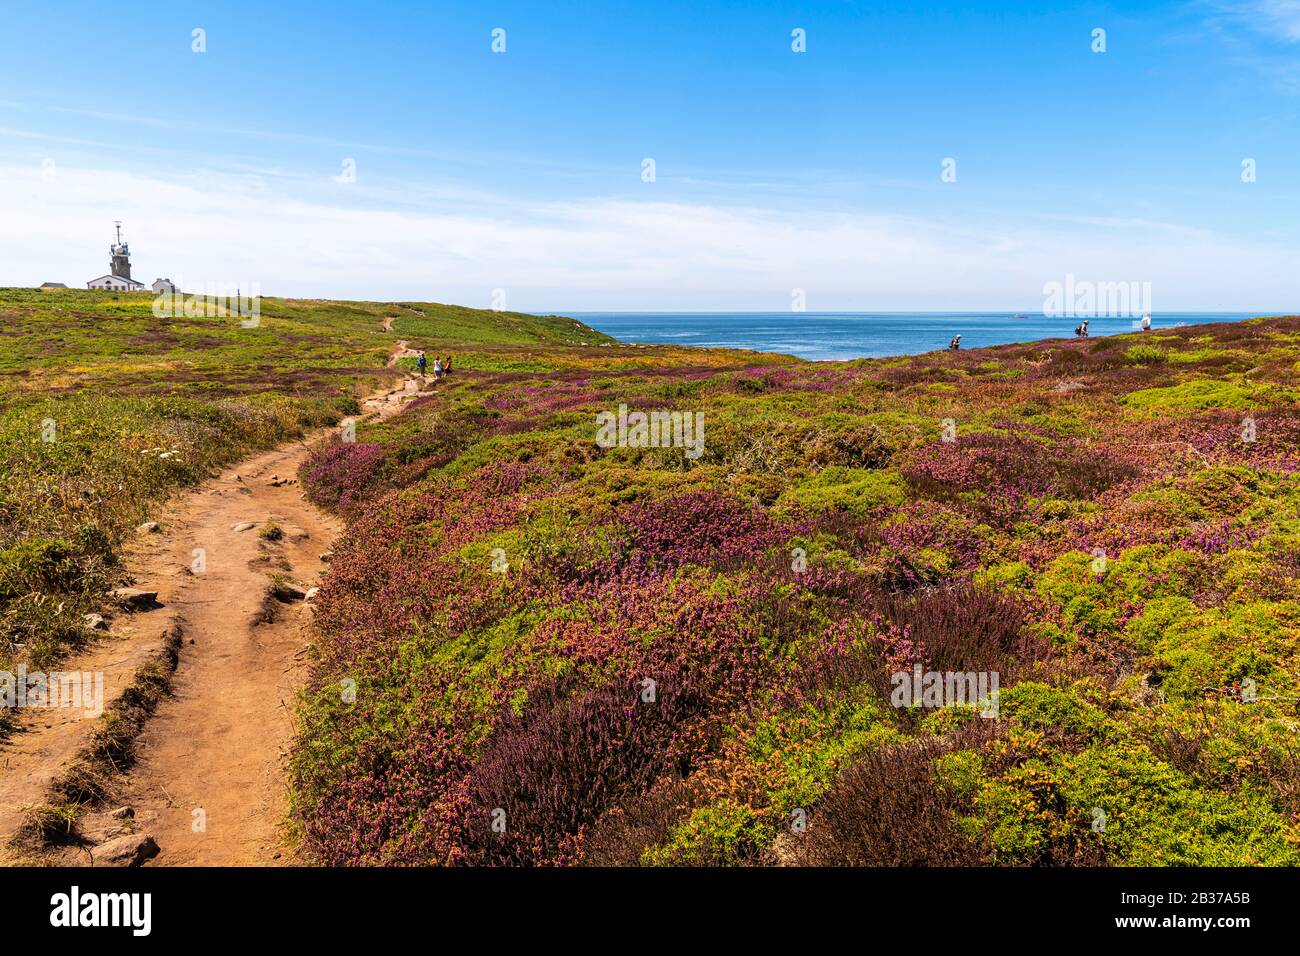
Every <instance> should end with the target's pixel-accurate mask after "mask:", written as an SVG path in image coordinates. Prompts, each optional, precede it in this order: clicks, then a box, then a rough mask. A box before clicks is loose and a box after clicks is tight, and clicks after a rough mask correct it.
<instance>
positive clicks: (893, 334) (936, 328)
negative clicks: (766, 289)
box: [564, 312, 1268, 360]
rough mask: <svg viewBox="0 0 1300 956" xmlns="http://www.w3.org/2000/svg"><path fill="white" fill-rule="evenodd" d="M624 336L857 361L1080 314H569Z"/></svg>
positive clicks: (1031, 334) (1069, 327)
mask: <svg viewBox="0 0 1300 956" xmlns="http://www.w3.org/2000/svg"><path fill="white" fill-rule="evenodd" d="M564 314H565V315H569V316H572V317H573V318H575V319H578V320H579V321H581V322H585V323H586V324H587V325H590V326H591V327H592V328H594V329H598V330H600V331H601V332H605V333H607V334H608V335H612V336H614V338H616V339H619V340H621V341H624V342H646V343H668V344H671V345H697V346H712V347H721V348H742V349H754V350H756V351H760V352H783V353H785V354H787V355H797V356H799V357H800V358H805V359H815V360H827V359H855V358H879V357H881V356H886V355H915V354H919V353H921V352H929V351H932V350H933V349H942V348H947V346H948V342H949V340H951V339H952V337H953V336H954V335H956V334H957V333H959V332H960V333H961V345H962V348H977V347H979V346H981V345H1002V344H1006V343H1008V342H1031V341H1035V340H1037V339H1049V338H1070V337H1072V336H1073V335H1074V327H1075V326H1076V325H1078V324H1079V322H1080V321H1081V320H1080V319H1077V318H1047V317H1045V316H1043V315H1042V314H1041V313H1031V312H1026V313H1024V314H1023V315H1021V316H1020V317H1017V313H1013V312H566V313H564ZM1265 314H1268V313H1262V312H1160V313H1153V314H1152V316H1151V325H1152V328H1153V329H1154V330H1159V329H1167V328H1171V327H1173V326H1179V325H1197V324H1200V323H1203V322H1237V321H1240V320H1241V319H1247V318H1250V317H1252V316H1256V315H1265ZM1137 321H1138V320H1137V319H1131V318H1107V317H1104V316H1103V317H1097V318H1093V319H1091V320H1090V321H1089V323H1088V331H1089V333H1090V334H1091V335H1092V336H1093V337H1096V336H1100V335H1114V334H1115V333H1117V332H1132V331H1134V330H1135V328H1136V324H1137Z"/></svg>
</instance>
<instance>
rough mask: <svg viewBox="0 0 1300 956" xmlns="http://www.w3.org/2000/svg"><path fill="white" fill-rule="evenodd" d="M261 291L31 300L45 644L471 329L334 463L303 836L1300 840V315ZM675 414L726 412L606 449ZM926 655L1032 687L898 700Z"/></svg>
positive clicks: (802, 859)
mask: <svg viewBox="0 0 1300 956" xmlns="http://www.w3.org/2000/svg"><path fill="white" fill-rule="evenodd" d="M262 308H263V318H262V321H261V323H260V325H259V328H257V329H241V328H239V326H238V323H236V322H233V321H232V320H231V319H229V318H226V317H221V316H218V317H213V318H200V317H195V318H192V319H186V320H183V321H177V320H158V319H155V318H154V317H153V316H152V314H151V313H150V311H149V299H148V297H118V298H113V297H111V296H106V295H103V294H94V293H55V294H38V293H34V292H25V291H10V292H4V293H0V319H2V320H3V325H0V375H2V376H3V382H4V385H3V391H2V392H0V401H2V402H3V411H2V412H0V434H2V435H3V436H4V446H3V456H4V468H5V472H6V476H7V477H8V476H10V475H12V476H13V477H12V478H10V480H8V481H7V482H6V484H5V487H4V489H3V492H2V494H3V495H4V499H3V503H2V505H0V516H2V517H0V520H2V521H3V524H2V525H0V534H2V537H0V609H2V610H3V614H4V618H3V620H4V623H5V636H6V638H7V639H8V644H7V646H6V647H5V648H3V650H5V651H6V652H7V653H8V655H9V656H10V657H14V656H25V657H27V658H28V659H32V660H51V659H56V658H57V657H58V656H59V655H60V654H63V653H66V652H67V650H68V649H69V647H70V646H72V645H75V644H77V643H78V642H81V641H84V640H86V639H88V638H89V636H90V635H89V634H86V633H84V630H83V626H82V625H81V624H80V623H79V622H80V621H81V614H83V613H85V612H86V611H89V610H93V609H94V606H95V602H97V601H102V600H103V595H104V592H105V589H106V588H107V587H109V586H111V585H112V584H113V583H114V569H115V567H116V565H115V555H116V553H117V548H118V547H119V545H120V542H121V540H122V538H123V536H125V535H127V534H128V533H129V530H130V529H131V528H132V527H133V526H134V523H135V522H136V521H138V520H140V519H141V518H142V517H144V516H147V513H148V505H149V502H151V501H156V500H158V499H159V498H161V497H162V496H164V495H166V494H168V493H169V492H171V491H173V490H175V489H176V488H178V487H181V486H183V485H185V484H187V483H193V482H195V481H198V480H200V479H201V478H203V477H205V476H206V475H207V474H208V473H209V472H210V471H211V469H212V468H213V467H215V466H216V465H217V464H218V463H220V462H226V461H231V460H234V459H236V458H237V457H239V456H240V455H242V454H244V453H246V452H248V451H250V450H252V449H255V448H260V447H265V446H268V445H271V444H274V443H276V442H278V441H281V440H283V439H284V438H285V437H288V436H292V435H295V434H300V433H301V432H302V431H303V430H304V429H307V428H309V427H311V426H312V425H315V424H319V423H328V422H334V421H337V420H339V419H340V418H341V417H343V416H344V415H349V414H353V413H355V412H356V410H357V409H356V397H357V395H358V394H359V393H360V391H361V390H362V389H364V387H365V385H366V383H368V382H372V381H377V380H378V379H379V378H380V377H381V376H382V375H383V374H384V371H385V370H384V364H385V361H386V357H387V356H388V354H389V351H390V349H391V343H392V340H393V336H392V335H389V334H388V333H385V332H383V331H382V326H383V325H384V324H385V323H387V324H388V325H390V326H391V327H392V329H393V332H394V333H395V334H396V335H399V336H400V337H401V338H402V339H405V340H408V341H409V342H410V344H411V345H412V346H413V347H416V348H424V349H426V350H427V351H428V354H429V356H430V359H432V357H433V356H434V355H435V354H442V353H444V352H451V353H452V354H453V356H454V371H453V373H452V375H451V376H450V377H449V378H448V379H446V380H444V381H442V382H440V383H438V384H436V385H435V386H434V387H433V389H432V391H431V393H430V394H428V395H424V396H422V397H420V398H418V399H417V400H415V401H413V402H411V403H410V404H409V406H408V407H407V408H406V409H405V411H403V412H402V413H401V414H399V415H395V416H392V417H390V418H387V419H386V420H384V421H376V422H374V423H366V422H362V423H361V424H360V426H359V427H358V429H357V431H356V434H355V441H352V440H342V438H340V439H339V440H336V441H333V442H329V443H326V444H323V445H322V446H320V447H319V449H318V450H317V452H316V453H315V454H314V455H312V456H311V457H310V459H309V460H308V461H307V462H306V464H304V466H303V468H302V471H301V474H300V477H301V479H302V483H303V487H304V489H305V491H306V493H307V495H308V496H309V497H310V498H311V500H312V501H314V502H315V503H316V504H317V505H318V506H320V507H322V508H325V509H329V510H332V511H334V512H336V513H337V514H338V515H339V516H340V517H342V518H343V519H344V520H345V521H346V523H347V524H346V531H345V532H344V534H343V536H342V538H341V539H340V540H339V541H338V542H337V544H336V545H335V546H334V548H333V560H332V562H331V564H330V565H329V570H328V572H327V573H326V575H325V577H324V579H323V581H322V589H321V592H320V594H319V596H318V597H317V598H316V601H315V608H316V613H315V617H314V623H313V625H312V629H311V633H310V634H309V635H308V636H309V638H310V641H311V654H312V667H311V676H310V679H309V683H308V686H307V687H306V688H304V690H303V693H302V695H301V700H300V705H299V719H300V726H301V730H300V734H299V737H298V741H297V743H296V746H295V747H294V750H293V753H292V756H291V763H290V768H289V775H290V783H291V787H292V819H291V826H292V829H293V832H294V834H295V836H296V838H297V840H298V842H299V846H300V849H301V852H302V854H303V856H304V857H305V858H307V859H311V860H316V861H319V862H323V863H329V864H353V865H355V864H361V865H374V864H418V863H445V864H536V863H540V864H584V863H586V864H657V865H680V864H745V863H760V864H762V863H773V864H775V863H813V864H836V863H841V864H901V863H912V864H931V865H943V864H974V865H979V864H1005V863H1012V864H1049V865H1073V864H1116V865H1132V864H1157V865H1158V864H1189V863H1196V864H1209V865H1250V864H1267V865H1294V864H1296V863H1297V862H1300V747H1298V746H1297V743H1296V730H1297V720H1298V713H1297V701H1298V699H1300V600H1298V599H1297V594H1300V591H1298V590H1297V584H1298V583H1300V559H1298V558H1297V554H1298V553H1300V552H1298V550H1297V546H1298V545H1300V494H1298V491H1300V487H1298V486H1300V478H1297V468H1298V467H1300V444H1298V440H1300V407H1298V405H1297V401H1298V400H1300V319H1298V318H1295V317H1291V318H1278V319H1265V320H1252V321H1247V322H1241V323H1234V324H1223V325H1208V326H1199V327H1195V328H1186V329H1171V330H1165V331H1158V332H1151V333H1145V334H1132V335H1125V336H1115V337H1108V338H1101V339H1093V340H1056V341H1046V342H1038V343H1032V344H1026V345H1010V346H1001V347H994V348H986V349H981V350H971V351H960V352H939V353H930V354H927V355H921V356H914V357H903V358H895V359H878V360H863V361H857V362H849V363H804V362H799V361H796V360H793V359H789V358H786V357H781V356H772V355H758V354H754V353H741V352H729V351H725V350H691V349H682V348H673V347H667V346H662V347H661V346H652V347H638V346H627V345H620V344H617V343H611V342H610V341H609V340H608V339H606V338H605V337H603V336H600V335H599V334H598V333H595V332H592V331H591V330H589V329H586V328H585V327H583V326H581V325H578V324H576V323H574V322H573V321H572V320H569V319H562V318H546V319H542V318H536V317H531V316H511V315H502V314H498V313H480V312H475V311H473V310H466V309H454V308H452V307H445V306H435V305H427V304H417V303H407V304H402V305H396V304H371V303H326V302H295V301H280V300H269V301H265V302H264V303H263V307H262ZM656 412H658V413H660V414H661V416H664V415H666V416H673V415H676V416H678V417H677V418H676V419H675V420H674V419H671V418H669V419H667V420H668V421H669V422H674V421H675V423H676V424H681V423H684V421H685V419H684V416H689V420H690V422H691V423H697V425H696V428H695V430H694V431H693V433H692V436H691V437H692V438H693V439H698V441H697V442H695V443H693V444H692V443H690V442H676V441H673V440H671V439H672V438H673V432H672V427H670V428H669V429H668V432H667V435H668V437H669V439H670V440H669V441H667V442H666V443H659V447H648V446H647V445H646V443H644V442H638V441H637V440H636V437H635V436H636V432H635V430H633V431H632V440H630V441H624V440H619V441H614V442H610V441H608V440H601V441H598V438H599V437H601V436H600V426H598V424H597V422H598V421H599V420H604V421H606V422H608V421H609V416H608V415H606V414H604V413H613V415H614V416H615V417H619V416H621V415H626V416H634V415H635V414H636V413H646V414H652V413H656ZM50 421H53V423H54V428H55V433H54V436H55V440H54V441H47V440H45V438H46V436H47V435H48V430H47V431H43V429H48V423H49V422H50ZM700 425H702V430H701V428H700V427H699V426H700ZM344 437H346V438H351V437H352V436H351V435H350V434H348V435H346V436H344ZM605 437H606V438H607V437H608V436H605ZM620 437H621V438H626V437H628V435H627V434H626V433H624V434H622V435H621V436H620ZM65 443H66V444H65ZM611 446H612V447H611ZM688 452H689V454H688ZM918 670H919V671H920V672H922V673H925V674H940V675H968V676H972V677H973V678H983V679H986V680H985V682H984V683H983V684H980V685H979V686H982V687H987V686H988V681H987V678H989V677H991V676H994V675H995V676H996V684H997V687H998V690H997V692H996V695H995V699H994V700H992V701H990V700H988V699H983V700H978V701H975V700H970V699H966V700H962V701H954V700H951V699H948V698H946V697H945V696H944V695H943V694H938V695H936V697H935V699H933V700H932V699H930V698H928V697H927V698H925V699H923V700H914V701H910V702H909V703H908V704H907V705H905V706H898V704H899V701H898V697H897V692H896V691H897V684H898V682H897V680H896V679H895V675H898V674H907V675H909V678H910V675H912V674H913V672H915V671H918ZM972 683H975V681H973V682H972ZM950 684H951V682H950Z"/></svg>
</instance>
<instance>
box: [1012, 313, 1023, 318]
mask: <svg viewBox="0 0 1300 956" xmlns="http://www.w3.org/2000/svg"><path fill="white" fill-rule="evenodd" d="M1012 318H1013V319H1023V318H1024V316H1023V315H1021V314H1020V313H1019V312H1017V313H1016V314H1015V315H1013V316H1012Z"/></svg>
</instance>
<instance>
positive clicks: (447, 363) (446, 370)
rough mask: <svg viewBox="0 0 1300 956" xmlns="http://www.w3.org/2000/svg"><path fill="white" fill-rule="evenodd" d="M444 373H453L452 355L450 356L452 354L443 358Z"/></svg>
mask: <svg viewBox="0 0 1300 956" xmlns="http://www.w3.org/2000/svg"><path fill="white" fill-rule="evenodd" d="M442 374H443V375H450V374H451V356H450V355H448V356H447V357H446V358H445V359H443V360H442Z"/></svg>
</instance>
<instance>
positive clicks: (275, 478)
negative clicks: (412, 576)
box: [0, 342, 422, 866]
mask: <svg viewBox="0 0 1300 956" xmlns="http://www.w3.org/2000/svg"><path fill="white" fill-rule="evenodd" d="M406 353H407V349H406V343H405V342H400V343H398V344H397V347H396V349H395V350H394V353H393V358H392V360H391V361H390V363H389V364H390V366H391V365H392V364H394V363H395V362H396V360H397V358H398V357H401V356H403V355H405V354H406ZM421 384H422V383H421V382H420V381H417V380H416V379H406V380H405V381H404V382H403V383H402V385H401V386H399V387H398V388H397V389H388V390H385V391H383V392H380V393H376V394H375V395H374V396H371V397H370V398H369V399H367V400H366V401H365V407H366V408H367V409H369V411H368V413H367V414H366V415H365V418H366V419H374V418H386V417H388V416H390V415H393V414H396V413H397V412H399V411H400V410H401V409H402V408H404V407H405V402H406V401H407V400H409V399H410V398H414V397H415V396H416V395H418V394H419V388H420V386H421ZM326 435H327V432H326V433H318V434H316V435H313V436H310V437H309V439H308V440H304V441H297V442H291V443H286V444H284V445H281V446H279V447H277V448H275V449H273V450H271V451H268V452H264V453H262V454H259V455H256V456H254V457H252V458H249V459H246V460H244V461H242V462H240V463H239V464H237V465H235V466H232V467H231V468H229V469H227V470H226V471H225V472H224V473H223V474H222V475H221V476H220V477H218V478H214V479H212V480H210V481H208V482H206V483H205V484H203V485H202V486H200V487H199V488H198V489H197V490H195V491H194V492H192V493H190V494H188V495H185V496H184V497H183V498H181V499H179V500H178V501H176V502H175V503H174V504H173V505H172V506H171V507H170V508H169V509H167V510H165V511H164V512H163V513H162V514H161V515H160V522H161V523H162V526H163V533H161V534H152V535H149V534H146V535H142V536H141V539H140V540H138V541H137V542H136V543H135V546H134V547H133V548H131V549H128V554H127V563H128V567H129V568H130V571H131V576H132V578H133V579H134V580H135V581H136V586H137V587H141V588H146V589H148V590H155V589H156V590H157V591H158V597H159V601H160V602H161V603H162V604H163V607H162V608H160V609H158V610H155V611H151V612H147V613H138V614H120V615H117V616H116V618H115V619H114V621H113V628H112V630H111V632H110V633H109V634H108V635H107V636H106V637H105V639H104V640H103V641H101V642H100V643H99V644H97V645H96V646H94V647H92V648H90V649H89V650H88V651H86V652H85V653H83V654H80V655H78V656H77V657H76V658H75V659H73V660H70V661H68V662H66V664H65V665H64V669H66V670H72V669H77V670H85V671H97V670H98V671H103V672H104V675H105V703H107V702H109V701H111V700H113V699H114V698H115V697H116V696H117V694H118V693H120V691H121V689H122V688H123V687H125V686H126V685H127V684H128V683H129V682H130V681H131V679H132V677H133V675H134V673H135V671H136V669H137V668H138V667H139V666H140V665H141V664H142V663H143V662H144V661H146V660H148V659H149V658H150V656H152V655H153V654H155V653H157V651H158V649H159V648H160V647H161V646H162V641H163V636H164V635H165V634H166V633H167V632H168V631H169V630H170V629H171V627H172V625H173V624H174V623H175V622H180V624H181V626H182V628H183V633H184V639H183V643H182V646H181V651H180V661H179V664H178V666H177V669H176V673H175V675H174V678H173V681H172V694H171V696H170V697H168V698H166V699H164V700H163V701H162V703H161V704H160V705H159V707H158V709H157V711H156V713H155V714H154V716H153V717H152V718H151V719H150V720H149V722H148V723H147V724H146V726H145V728H144V731H143V732H142V733H141V735H140V737H139V738H138V740H137V748H136V751H137V760H136V763H135V766H134V767H133V768H132V769H131V771H130V773H129V774H128V775H126V776H125V777H124V778H123V779H121V780H120V781H119V784H118V786H117V787H115V798H116V799H115V801H114V802H115V804H117V805H127V806H130V807H132V808H133V809H134V811H135V818H134V821H126V822H123V821H121V820H117V819H113V818H112V817H110V816H109V814H108V812H107V811H108V810H109V809H111V808H109V807H105V808H102V809H101V810H100V811H96V812H89V813H87V814H86V815H85V816H84V817H83V819H82V821H81V822H80V825H79V829H80V830H81V831H82V832H83V833H84V834H85V835H86V836H87V838H88V839H89V840H90V841H91V842H99V841H101V840H104V839H108V838H111V837H113V836H116V835H119V834H121V833H127V832H139V833H149V834H151V835H153V837H154V838H155V840H156V841H157V843H158V846H159V848H160V852H159V855H158V856H157V857H156V858H155V859H154V860H153V861H152V862H151V863H150V864H149V865H154V866H158V865H274V864H280V863H291V862H293V856H292V850H291V848H290V847H289V846H287V845H286V844H285V841H284V837H283V832H282V829H283V828H282V824H283V821H284V818H285V814H286V811H287V790H286V782H285V763H286V756H287V753H288V750H289V746H290V744H291V741H292V738H293V732H294V725H293V716H292V709H293V698H294V694H295V693H296V692H297V690H298V688H300V687H301V686H302V684H303V681H304V678H305V676H306V673H305V672H306V661H305V655H304V653H303V652H304V650H305V647H306V634H305V632H304V624H305V623H306V622H307V621H308V620H309V619H310V613H311V611H310V605H309V604H308V603H307V602H301V601H300V602H295V603H287V604H285V603H281V602H277V601H274V600H272V601H270V602H267V599H266V595H267V589H268V584H269V580H270V579H269V575H270V574H271V573H272V572H278V573H281V574H284V575H285V576H286V577H288V579H289V580H291V581H293V582H295V583H298V584H301V585H303V586H305V587H310V586H312V585H313V584H314V583H315V582H316V580H317V579H318V578H319V576H320V574H321V573H322V571H323V570H324V567H325V565H324V563H323V561H322V559H321V554H322V553H324V552H327V551H329V549H330V546H331V542H332V541H333V540H334V538H335V537H336V536H337V535H338V533H339V532H340V531H341V530H342V528H341V524H340V523H339V522H338V521H337V519H335V518H333V517H332V516H330V515H327V514H325V513H324V512H322V511H320V510H319V509H317V508H316V507H315V506H314V505H312V504H311V503H310V502H308V501H307V500H306V499H305V498H304V497H303V496H302V493H301V489H300V488H299V485H298V484H297V481H296V475H297V470H298V466H299V465H300V464H301V463H302V461H303V460H304V459H305V458H306V456H307V455H308V454H309V452H310V446H311V443H312V442H313V441H314V440H317V439H320V438H323V437H326ZM271 522H274V523H275V524H277V525H279V526H280V528H281V529H282V531H283V535H282V536H281V537H280V539H279V540H277V541H268V540H265V539H264V538H263V536H262V534H261V532H262V530H263V529H264V528H266V527H267V525H268V524H269V523H271ZM247 524H251V525H252V527H244V525H247ZM236 528H241V530H235V529H236ZM196 549H201V552H202V561H203V566H202V569H201V571H200V572H199V573H194V571H193V570H192V568H193V566H194V562H195V560H196V557H198V555H197V554H196ZM268 606H269V607H272V608H273V609H274V614H273V619H272V620H271V621H269V622H268V621H266V620H265V613H264V612H265V610H266V608H267V607H268ZM95 724H96V721H94V720H91V719H84V717H83V715H82V713H81V712H80V711H76V712H70V711H68V710H51V711H42V712H36V714H35V717H34V718H33V717H29V718H28V722H27V725H26V727H25V728H24V731H23V732H20V733H18V734H16V735H15V736H14V737H13V738H12V739H11V740H10V741H9V742H7V743H6V744H5V745H4V746H3V748H0V841H4V840H6V839H7V838H8V836H9V835H11V834H12V833H13V831H14V829H16V827H17V825H18V823H19V821H20V819H21V810H22V807H23V806H26V805H30V804H33V803H38V802H41V801H42V800H44V799H45V794H46V791H47V789H48V787H49V785H50V782H51V781H52V780H53V779H54V778H55V777H57V776H58V775H59V774H60V772H61V771H62V770H63V769H65V768H66V767H67V766H68V765H69V763H70V762H71V761H72V760H73V758H74V757H75V755H76V753H77V752H78V750H80V748H81V747H82V746H83V745H84V743H85V741H86V739H87V737H88V734H89V733H90V731H91V730H92V729H93V727H94V725H95ZM59 860H60V862H64V863H70V864H75V863H88V862H90V852H89V851H88V850H87V849H84V848H73V849H68V850H66V851H63V852H62V853H61V854H60V855H59ZM12 861H13V860H12V859H11V860H10V862H12Z"/></svg>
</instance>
